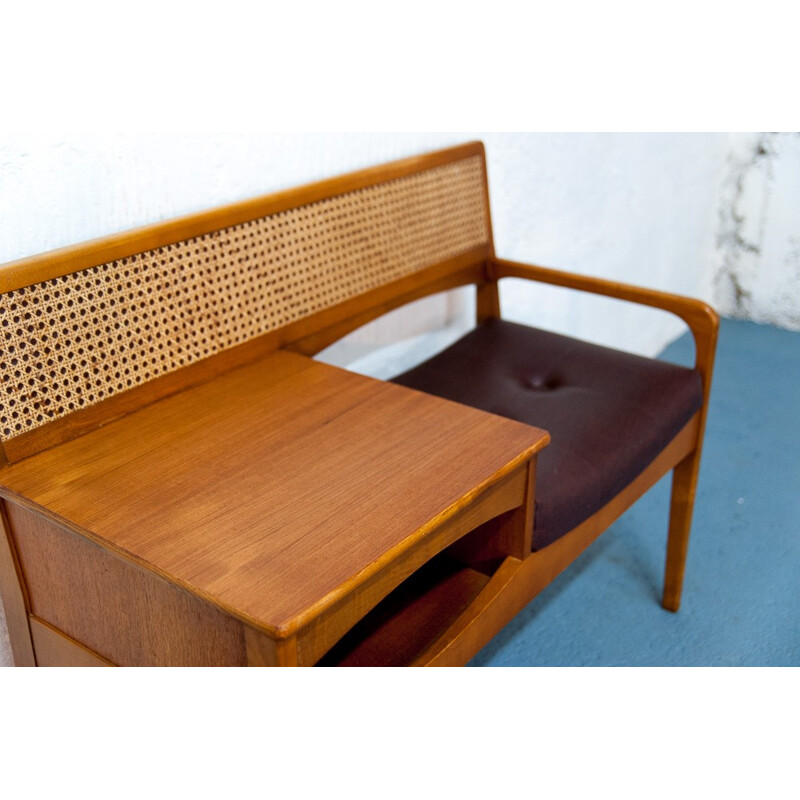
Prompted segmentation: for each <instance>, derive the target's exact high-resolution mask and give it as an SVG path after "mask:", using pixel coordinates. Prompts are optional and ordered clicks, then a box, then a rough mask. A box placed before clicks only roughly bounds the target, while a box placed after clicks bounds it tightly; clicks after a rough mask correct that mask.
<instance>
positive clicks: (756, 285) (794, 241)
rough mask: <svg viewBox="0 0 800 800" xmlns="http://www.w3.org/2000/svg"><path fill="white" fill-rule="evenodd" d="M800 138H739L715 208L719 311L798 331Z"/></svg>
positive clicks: (732, 146)
mask: <svg viewBox="0 0 800 800" xmlns="http://www.w3.org/2000/svg"><path fill="white" fill-rule="evenodd" d="M798 208H800V134H798V133H762V134H733V135H732V136H731V137H730V144H729V151H728V155H727V167H726V170H725V174H724V178H723V182H722V185H721V187H720V194H719V204H718V208H717V220H718V226H717V237H716V269H715V274H714V292H715V298H714V300H715V304H716V305H717V308H718V309H719V311H720V312H721V313H722V314H723V315H725V316H730V317H736V318H740V319H749V320H752V321H754V322H762V323H767V324H770V325H777V326H779V327H785V328H789V329H794V330H800V217H798V216H797V213H796V212H797V209H798Z"/></svg>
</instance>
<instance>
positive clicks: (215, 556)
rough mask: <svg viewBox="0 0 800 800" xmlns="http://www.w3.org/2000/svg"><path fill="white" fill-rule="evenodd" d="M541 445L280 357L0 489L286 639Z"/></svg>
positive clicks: (132, 419) (439, 406) (516, 426)
mask: <svg viewBox="0 0 800 800" xmlns="http://www.w3.org/2000/svg"><path fill="white" fill-rule="evenodd" d="M547 440H548V438H547V436H546V434H544V433H543V432H542V431H539V430H537V429H535V428H530V427H528V426H526V425H522V424H520V423H517V422H513V421H510V420H506V419H502V418H500V417H496V416H493V415H490V414H485V413H484V412H480V411H476V410H474V409H470V408H467V407H464V406H460V405H457V404H455V403H450V402H448V401H445V400H441V399H439V398H434V397H429V396H427V395H424V394H422V393H419V392H414V391H409V390H407V389H405V388H404V387H398V386H395V385H394V384H386V383H383V382H380V381H375V380H372V379H370V378H365V377H363V376H360V375H354V374H352V373H348V372H345V371H344V370H339V369H336V368H334V367H330V366H328V365H325V364H320V363H317V362H314V361H312V360H311V359H308V358H305V357H303V356H299V355H296V354H293V353H287V352H283V351H280V352H277V353H274V354H271V355H269V356H267V357H266V358H264V359H262V360H260V361H258V362H256V363H253V364H249V365H247V366H245V367H241V368H239V369H236V370H232V371H231V372H228V373H225V374H224V375H222V376H219V377H218V378H217V379H216V380H214V381H212V382H210V383H206V384H202V385H200V386H197V387H193V388H192V389H189V390H187V391H185V392H182V393H180V394H177V395H173V396H171V397H169V398H166V399H164V400H162V401H160V402H158V403H155V404H153V405H150V406H148V407H147V408H144V409H141V410H139V411H137V412H135V413H134V414H131V415H129V416H127V417H124V418H123V419H120V420H117V421H115V422H113V423H110V424H109V425H107V426H105V427H103V428H101V429H99V430H96V431H93V432H92V433H89V434H87V435H85V436H83V437H81V438H80V439H77V440H74V441H71V442H68V443H66V444H63V445H61V446H60V447H58V448H54V449H52V450H48V451H45V452H43V453H40V454H38V455H35V456H32V457H31V458H29V459H26V460H25V461H22V462H20V463H18V464H13V465H10V466H8V467H6V468H5V469H4V470H2V471H0V483H1V484H2V486H3V488H2V489H0V491H2V492H3V493H4V494H6V496H9V497H14V498H16V499H17V500H18V501H19V502H20V503H26V504H29V505H35V506H36V507H37V508H39V509H40V510H41V512H42V513H44V514H47V515H50V516H51V517H52V518H53V519H56V520H60V521H61V522H62V524H65V525H66V526H68V527H71V528H72V529H74V530H76V531H79V532H81V533H83V534H84V535H86V536H87V537H89V538H92V539H93V540H95V541H96V542H98V543H101V544H102V545H103V546H104V547H105V548H108V549H110V550H113V551H116V552H117V553H119V554H120V555H122V556H123V557H124V558H127V559H130V560H131V561H133V562H134V563H137V564H139V565H141V566H143V567H145V568H146V569H149V570H152V571H154V572H156V573H158V574H161V575H163V576H165V577H166V578H167V579H168V580H170V581H172V582H174V583H176V584H177V585H178V586H181V587H184V588H188V589H190V590H191V591H192V592H194V593H195V594H197V595H198V596H200V597H204V598H206V599H208V600H210V601H211V602H213V603H214V604H215V605H217V606H218V607H220V608H223V609H225V610H226V611H228V612H229V613H232V614H234V615H236V616H238V618H239V619H242V620H243V621H245V622H248V623H250V624H252V625H254V626H255V627H256V628H258V629H261V630H264V631H267V632H271V633H273V634H275V635H276V636H277V638H283V637H286V636H289V635H291V634H292V633H293V632H294V630H295V628H296V626H297V624H298V620H299V619H300V618H303V619H306V618H305V617H303V614H304V613H305V612H307V611H308V610H309V609H313V613H314V614H315V615H316V614H319V613H321V612H322V611H324V609H325V608H326V607H328V606H330V605H332V604H334V603H335V602H337V601H338V600H340V599H341V598H342V597H344V596H346V595H348V594H350V593H352V591H353V589H354V588H355V587H356V586H358V585H359V584H361V583H363V582H365V581H367V580H368V579H369V578H370V577H371V576H373V575H375V574H376V573H379V572H382V571H383V570H384V569H385V567H386V565H387V564H389V563H390V562H391V561H393V560H396V559H397V558H398V556H399V555H400V554H401V553H402V552H404V551H405V550H408V549H410V548H412V547H415V546H417V545H418V543H419V542H420V541H422V540H424V539H426V538H428V537H429V536H430V534H431V532H432V531H434V530H435V529H436V528H437V527H439V526H441V525H442V524H443V523H444V522H446V521H447V520H448V519H449V518H451V517H453V516H455V515H456V514H457V513H458V512H459V511H460V510H461V509H463V508H465V507H467V506H469V505H471V504H472V503H474V502H475V500H476V499H477V498H478V497H480V495H481V494H482V493H483V492H485V491H486V490H487V489H489V488H490V487H491V486H492V485H494V484H496V483H498V482H499V481H501V480H502V479H503V478H504V477H505V476H506V475H509V474H510V473H511V472H513V471H514V470H515V469H516V468H518V467H519V466H521V465H523V464H525V463H527V461H528V459H530V458H531V456H532V455H533V454H534V453H535V452H537V451H538V450H539V449H541V448H542V447H543V446H544V445H545V444H546V442H547ZM409 498H413V502H409ZM87 577H88V576H87ZM40 616H41V615H40ZM44 618H45V619H47V618H46V617H44ZM47 621H51V620H49V619H48V620H47ZM53 624H56V627H59V628H60V629H62V630H64V631H65V632H66V633H68V634H70V635H73V634H71V633H70V631H69V630H68V629H67V628H66V627H65V626H63V625H58V624H57V623H55V622H54V623H53ZM74 638H76V639H78V641H82V642H84V643H85V644H87V645H89V646H91V644H89V643H88V642H85V641H84V640H83V639H82V638H81V637H80V636H77V635H76V636H75V637H74ZM92 649H96V648H94V647H93V648H92ZM98 652H99V651H98ZM101 655H102V653H101Z"/></svg>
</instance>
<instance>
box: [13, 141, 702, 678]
mask: <svg viewBox="0 0 800 800" xmlns="http://www.w3.org/2000/svg"><path fill="white" fill-rule="evenodd" d="M505 277H519V278H528V279H532V280H538V281H544V282H546V283H550V284H555V285H559V286H567V287H573V288H575V289H578V290H583V291H590V292H597V293H600V294H603V295H608V296H611V297H618V298H621V299H624V300H629V301H633V302H638V303H643V304H645V305H649V306H654V307H657V308H662V309H666V310H668V311H671V312H673V313H675V314H677V315H678V316H680V317H682V318H683V319H684V320H685V321H686V322H687V324H688V325H689V327H690V328H691V330H692V332H693V334H694V337H695V341H696V345H697V363H696V368H695V369H685V368H682V367H678V366H674V365H669V364H664V363H661V362H658V361H655V360H651V359H644V358H638V357H635V356H631V355H628V354H624V353H617V352H614V351H611V350H608V349H606V348H600V347H596V346H593V345H589V344H587V343H583V342H577V341H575V340H571V339H567V338H565V337H559V336H555V335H553V334H548V333H546V332H544V331H536V330H534V329H532V328H526V327H524V326H519V325H513V324H511V323H508V322H504V321H503V320H502V319H501V318H500V308H499V299H498V288H497V286H498V281H499V280H500V279H502V278H505ZM462 285H473V286H475V287H476V291H477V317H478V318H477V321H476V328H475V330H473V331H472V332H471V333H470V334H468V335H467V336H466V337H464V338H463V339H462V340H461V341H459V342H457V343H456V344H455V345H453V346H452V347H451V348H448V349H447V350H445V351H444V352H443V353H440V354H439V355H437V356H435V357H434V358H433V359H431V360H430V361H428V362H426V363H425V364H422V365H420V366H418V367H417V368H415V369H413V370H411V371H409V372H408V373H406V374H405V375H402V376H398V377H397V379H396V380H395V381H393V382H383V381H378V380H374V379H371V378H367V377H364V376H361V375H356V374H353V373H350V372H347V371H345V370H342V369H338V368H335V367H332V366H328V365H326V364H323V363H321V362H319V361H316V360H314V359H313V358H312V356H314V355H315V354H316V353H318V352H319V351H320V350H322V349H323V348H325V347H327V346H328V345H330V344H332V343H333V342H335V341H336V340H338V339H339V338H341V337H342V336H344V335H345V334H347V333H349V332H351V331H353V330H354V329H356V328H358V327H360V326H361V325H363V324H365V323H366V322H368V321H370V320H372V319H375V318H376V317H378V316H380V315H382V314H383V313H385V312H387V311H389V310H391V309H393V308H396V307H398V306H401V305H403V304H406V303H409V302H410V301H413V300H416V299H418V298H421V297H424V296H426V295H430V294H434V293H437V292H442V291H445V290H449V289H452V288H454V287H458V286H462ZM0 293H2V294H0V334H2V356H1V357H0V362H1V363H0V374H2V395H1V397H0V436H2V452H1V453H0V463H1V465H2V466H0V496H2V520H3V528H4V535H3V536H2V537H0V588H2V597H3V603H4V607H5V613H6V620H7V623H8V630H9V636H10V640H11V645H12V650H13V655H14V661H15V663H16V664H17V665H31V666H32V665H39V666H45V665H84V666H92V665H97V666H99V665H114V664H116V665H231V666H237V665H238V666H244V665H313V664H320V665H334V664H342V665H357V664H376V665H384V664H385V665H395V664H397V665H399V664H420V665H422V664H427V665H457V664H464V663H466V662H467V661H468V660H469V659H470V658H471V657H472V656H473V655H474V654H475V653H477V652H478V650H479V649H480V648H481V647H483V646H484V645H485V644H486V643H487V642H488V641H489V640H490V639H491V637H492V636H494V635H495V634H496V633H497V632H498V631H499V630H500V629H501V628H502V627H503V626H504V625H505V624H506V623H507V622H508V621H509V620H510V619H512V617H513V616H514V615H515V614H516V613H517V612H518V611H519V610H520V609H522V608H523V606H525V605H526V604H527V603H528V602H529V601H530V600H531V599H532V598H533V597H534V596H535V595H536V594H537V593H538V592H539V591H541V589H542V588H544V587H545V586H546V585H547V584H548V583H549V582H550V581H552V580H553V579H554V578H555V576H556V575H558V574H559V573H560V572H561V571H562V570H563V569H564V568H565V567H566V566H568V565H569V563H570V562H571V561H573V560H574V559H575V558H576V557H577V556H578V555H579V554H580V553H581V552H582V551H583V550H584V549H585V548H586V547H587V546H588V545H589V544H590V543H591V542H592V541H593V540H594V539H595V538H596V537H597V536H598V535H599V534H600V533H601V532H602V531H603V530H604V529H605V528H606V527H608V525H609V524H610V523H611V522H612V521H613V520H614V519H615V518H616V517H618V516H619V515H620V514H621V513H622V512H623V511H624V510H625V509H626V508H627V507H628V506H630V505H631V504H632V503H633V501H634V500H635V499H636V498H638V497H639V496H640V495H641V494H642V493H643V492H645V491H646V490H647V489H648V488H649V487H650V486H652V485H653V484H654V483H655V482H656V481H657V480H658V479H659V478H661V477H662V476H663V475H664V474H666V473H667V472H668V471H670V470H673V469H674V478H673V501H672V510H671V518H670V528H669V540H668V542H669V544H668V552H667V571H666V583H665V592H664V605H665V607H667V608H669V609H672V610H676V609H677V607H678V603H679V599H680V591H681V583H682V576H683V566H684V560H685V556H686V549H687V544H688V535H689V524H690V520H691V512H692V504H693V499H694V490H695V484H696V478H697V470H698V466H699V459H700V449H701V443H702V436H703V427H704V420H705V413H706V408H707V402H708V393H709V387H710V380H711V370H712V364H713V357H714V348H715V340H716V329H717V319H716V316H715V314H714V312H713V311H712V310H711V309H709V308H708V306H706V305H705V304H703V303H701V302H698V301H695V300H690V299H685V298H679V297H675V296H672V295H667V294H663V293H659V292H654V291H650V290H646V289H636V288H632V287H627V286H622V285H619V284H615V283H610V282H605V281H601V280H597V279H591V278H586V277H579V276H576V275H570V274H567V273H562V272H556V271H553V270H548V269H544V268H541V267H535V266H527V265H522V264H517V263H511V262H507V261H503V260H501V259H498V258H496V257H495V255H494V250H493V245H492V233H491V222H490V214H489V203H488V191H487V181H486V165H485V155H484V150H483V146H482V145H481V144H480V143H471V144H467V145H463V146H459V147H455V148H451V149H448V150H444V151H441V152H437V153H431V154H428V155H424V156H421V157H416V158H410V159H407V160H404V161H400V162H397V163H393V164H389V165H386V166H382V167H378V168H374V169H369V170H364V171H361V172H358V173H355V174H352V175H348V176H344V177H341V178H336V179H333V180H328V181H324V182H321V183H317V184H314V185H311V186H306V187H303V188H299V189H295V190H291V191H286V192H281V193H278V194H274V195H271V196H268V197H264V198H260V199H256V200H252V201H248V202H243V203H239V204H236V205H232V206H228V207H225V208H221V209H217V210H214V211H211V212H208V213H203V214H197V215H194V216H192V217H188V218H185V219H180V220H175V221H171V222H167V223H163V224H158V225H154V226H151V227H148V228H145V229H142V230H138V231H134V232H131V233H125V234H121V235H118V236H112V237H109V238H107V239H103V240H99V241H96V242H92V243H88V244H84V245H79V246H76V247H71V248H66V249H63V250H59V251H54V252H51V253H47V254H44V255H42V256H38V257H35V258H30V259H26V260H24V261H19V262H15V263H13V264H8V265H6V266H4V267H3V268H2V269H1V270H0Z"/></svg>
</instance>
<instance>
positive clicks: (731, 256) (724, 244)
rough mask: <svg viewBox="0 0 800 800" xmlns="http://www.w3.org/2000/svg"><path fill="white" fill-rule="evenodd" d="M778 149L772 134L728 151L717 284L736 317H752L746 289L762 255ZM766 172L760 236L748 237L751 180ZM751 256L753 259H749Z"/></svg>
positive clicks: (721, 299) (728, 309) (726, 310)
mask: <svg viewBox="0 0 800 800" xmlns="http://www.w3.org/2000/svg"><path fill="white" fill-rule="evenodd" d="M774 157H775V149H774V146H773V142H772V141H771V140H770V134H761V135H760V136H758V137H757V138H756V139H755V140H750V142H748V143H746V144H745V147H744V148H743V152H739V151H737V149H732V150H731V152H729V153H728V174H727V176H726V179H725V181H724V183H723V188H722V192H721V196H720V204H719V209H718V219H719V228H718V233H717V242H716V244H717V250H718V251H719V252H720V254H721V259H722V263H721V265H720V267H719V268H718V270H717V274H716V277H715V279H714V285H715V288H716V289H717V294H718V297H719V304H720V305H721V306H723V308H722V309H721V310H722V311H723V313H727V314H728V315H729V316H733V317H738V318H742V317H745V318H747V317H750V315H751V313H752V308H751V305H752V303H751V301H752V297H753V296H752V292H751V291H750V290H749V289H748V288H746V283H747V281H746V277H747V274H746V273H747V272H748V271H752V268H753V264H752V262H753V261H754V260H755V258H752V257H758V256H760V255H761V241H762V239H763V232H764V219H765V217H766V210H767V206H768V204H769V197H770V186H771V182H772V179H773V174H774V171H773V164H772V161H773V159H774ZM758 172H763V173H764V174H765V178H766V180H765V182H764V184H765V185H764V191H763V194H762V196H761V202H760V204H759V209H758V210H759V212H760V213H759V215H758V216H759V218H760V219H759V220H758V226H757V232H758V238H757V240H756V241H752V239H751V238H748V233H749V231H748V228H749V227H751V223H750V218H749V214H748V210H747V202H746V195H747V189H748V188H750V187H749V186H748V185H747V184H748V179H750V178H751V176H752V175H753V174H754V173H758ZM748 257H751V258H748Z"/></svg>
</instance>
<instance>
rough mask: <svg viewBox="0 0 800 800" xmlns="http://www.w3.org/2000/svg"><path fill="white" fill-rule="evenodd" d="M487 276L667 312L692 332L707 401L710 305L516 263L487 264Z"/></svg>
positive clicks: (712, 346)
mask: <svg viewBox="0 0 800 800" xmlns="http://www.w3.org/2000/svg"><path fill="white" fill-rule="evenodd" d="M489 275H490V278H493V279H494V280H499V279H500V278H525V279H527V280H532V281H539V282H540V283H548V284H551V285H553V286H563V287H564V288H567V289H577V290H578V291H582V292H591V293H593V294H599V295H604V296H606V297H613V298H616V299H617V300H626V301H628V302H631V303H638V304H639V305H644V306H651V307H652V308H658V309H661V310H662V311H669V312H671V313H672V314H675V315H676V316H678V317H680V318H681V319H682V320H683V321H684V322H685V323H686V324H687V325H688V326H689V330H691V332H692V336H693V337H694V343H695V367H696V368H697V369H698V370H699V371H700V373H701V374H702V376H703V384H704V390H705V395H706V400H707V399H708V392H709V388H710V383H711V371H712V369H713V366H714V354H715V352H716V344H717V330H718V328H719V317H718V316H717V313H716V311H714V309H713V308H711V306H709V305H708V304H707V303H704V302H702V301H701V300H695V299H693V298H690V297H682V296H680V295H676V294H669V293H667V292H658V291H655V290H654V289H643V288H640V287H638V286H631V285H629V284H625V283H617V282H615V281H607V280H603V279H602V278H592V277H589V276H586V275H576V274H573V273H570V272H562V271H560V270H555V269H549V268H546V267H539V266H536V265H533V264H520V263H518V262H516V261H505V260H504V259H499V258H496V259H493V260H492V261H491V262H490V264H489Z"/></svg>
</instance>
